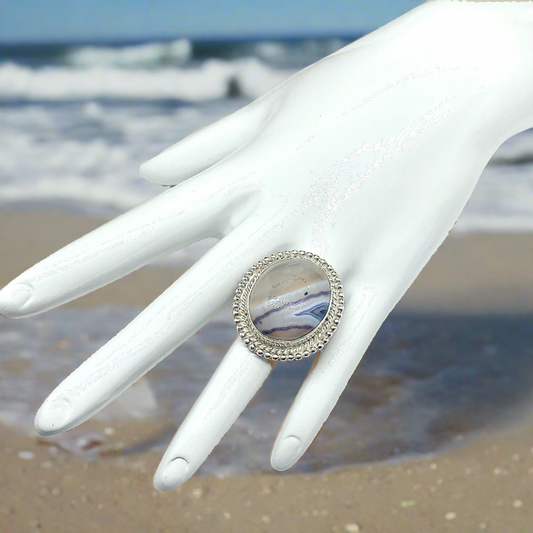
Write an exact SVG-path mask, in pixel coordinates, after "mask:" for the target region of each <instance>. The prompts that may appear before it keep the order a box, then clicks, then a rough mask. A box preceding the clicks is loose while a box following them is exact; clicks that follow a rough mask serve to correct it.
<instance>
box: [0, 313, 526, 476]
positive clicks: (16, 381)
mask: <svg viewBox="0 0 533 533" xmlns="http://www.w3.org/2000/svg"><path fill="white" fill-rule="evenodd" d="M139 311H140V309H133V308H113V307H106V308H89V309H83V308H75V309H57V310H53V311H50V312H48V313H46V314H44V315H42V316H38V317H34V318H30V319H26V320H17V321H7V320H0V367H1V369H2V374H0V423H5V424H9V425H11V426H15V427H18V428H20V429H21V430H23V431H26V432H29V433H31V432H32V430H33V418H34V416H35V412H36V411H37V409H38V408H39V406H40V404H41V403H42V402H43V401H44V399H45V398H46V397H47V396H48V394H49V393H50V392H51V391H52V390H53V389H54V388H55V387H56V386H57V385H58V384H59V383H60V382H61V381H62V380H63V379H64V378H65V377H66V376H67V375H68V374H70V373H71V372H72V371H73V370H74V369H75V368H77V367H78V366H79V365H80V364H81V363H82V362H83V361H84V360H85V359H86V358H87V357H89V356H90V355H91V354H92V353H94V352H95V351H96V350H97V349H98V348H99V347H100V346H101V345H102V344H104V343H105V342H106V341H107V340H109V339H110V338H111V337H112V336H113V335H114V334H115V333H116V332H117V331H118V330H119V329H121V328H122V327H124V326H125V325H126V324H127V323H128V322H129V321H130V320H131V319H132V318H134V317H135V316H136V314H137V313H138V312H139ZM234 337H235V329H234V327H233V323H232V320H231V315H230V312H229V309H228V310H226V311H224V312H223V313H221V315H219V317H217V319H215V320H213V321H212V322H210V323H209V324H207V325H206V326H205V327H204V328H202V329H201V330H200V331H199V332H198V333H197V334H196V335H194V336H193V337H191V338H190V339H189V340H188V341H187V342H185V343H184V344H183V345H182V346H180V347H179V348H178V349H177V350H176V351H175V352H174V353H173V354H171V355H169V356H168V357H167V358H166V359H165V360H164V361H162V362H161V363H160V364H159V365H157V366H156V367H155V368H154V369H153V370H151V371H150V372H149V373H148V374H147V376H146V377H145V378H142V379H141V380H140V381H139V382H137V383H136V384H135V385H133V386H132V387H131V388H130V389H128V391H126V392H125V393H124V394H123V395H122V396H120V397H119V398H118V399H117V400H115V401H114V402H113V403H112V404H110V405H109V406H108V407H106V408H105V409H104V410H103V411H101V412H100V413H99V414H97V415H96V419H99V420H100V421H102V422H104V423H105V424H109V425H110V426H113V422H114V421H115V420H117V419H121V420H128V419H129V420H139V419H141V420H142V419H145V420H147V421H150V420H153V419H157V418H159V417H163V418H170V419H172V420H174V422H175V424H174V425H173V426H172V427H168V428H167V429H166V430H164V431H163V432H162V434H161V435H151V437H150V441H149V442H146V443H143V442H138V443H136V445H135V447H132V448H131V449H129V450H128V449H126V450H124V454H125V455H127V454H135V453H136V451H137V450H140V449H143V448H153V449H155V450H157V451H159V452H161V453H163V451H164V449H165V447H166V446H167V445H168V443H169V442H170V439H171V437H172V434H173V433H174V431H175V430H176V428H177V427H178V425H179V424H180V422H181V421H182V420H183V419H184V417H185V416H186V414H187V412H188V411H189V409H190V408H191V407H192V405H193V403H194V401H195V400H196V398H197V397H198V395H199V394H200V392H201V391H202V389H203V387H204V386H205V384H206V383H207V381H208V379H209V378H210V376H211V374H212V373H213V371H214V370H215V368H216V367H217V365H218V363H219V361H220V359H221V358H222V356H223V354H224V353H225V351H226V350H227V348H228V347H229V346H230V344H231V342H232V341H233V339H234ZM532 357H533V328H531V318H530V317H512V316H509V317H494V316H493V317H458V318H455V317H435V316H433V317H431V316H402V315H397V314H393V315H392V316H391V317H390V318H389V319H388V320H387V321H386V322H385V324H384V325H383V326H382V328H381V329H380V331H379V333H378V335H377V336H376V338H375V340H374V341H373V343H372V345H371V346H370V348H369V350H368V352H367V354H366V355H365V357H364V359H363V361H362V363H361V364H360V366H359V368H358V370H357V372H356V373H355V374H354V376H353V377H352V378H351V380H350V382H349V384H348V386H347V388H346V390H345V392H344V394H343V395H342V397H341V399H340V401H339V403H338V404H337V406H336V408H335V409H334V411H333V413H332V415H331V416H330V418H329V420H328V421H327V423H326V425H325V426H324V428H323V430H322V431H321V432H320V434H319V435H318V437H317V439H316V440H315V442H314V443H313V445H312V446H311V448H310V449H309V451H308V452H307V453H306V454H305V455H304V456H303V457H302V459H301V460H300V461H299V462H298V464H297V465H296V466H295V467H294V468H293V469H292V470H291V471H300V472H301V471H304V472H307V471H316V470H323V469H326V468H332V467H339V466H342V465H345V464H354V463H361V462H367V461H378V460H385V459H394V458H399V457H404V456H406V455H414V454H427V453H434V452H438V450H439V449H441V448H442V447H444V446H446V445H450V444H453V443H455V442H457V440H460V439H463V438H467V437H469V436H470V435H471V434H473V433H475V432H476V431H480V430H484V429H487V428H491V427H492V426H493V425H495V424H501V423H502V422H508V421H509V420H512V419H513V418H516V417H517V415H520V414H521V416H527V412H530V406H531V390H532V389H533V366H532V365H531V359H532ZM311 363H312V361H311V360H310V359H308V360H303V361H300V362H298V363H297V364H291V363H287V364H279V365H277V366H276V368H275V369H274V371H273V373H272V375H271V376H270V377H269V378H268V379H267V381H266V383H265V385H264V386H263V387H262V389H261V390H260V391H259V392H258V394H257V395H256V396H255V398H254V399H253V400H252V402H251V403H250V405H249V406H248V407H247V408H246V409H245V411H244V412H243V414H242V415H241V416H240V417H239V419H238V420H237V422H236V424H235V425H234V427H233V428H232V429H231V430H230V431H229V433H228V434H227V435H226V437H225V438H224V439H223V440H222V442H221V443H220V445H219V446H218V447H217V448H216V449H215V451H214V452H213V454H212V455H211V456H210V457H209V459H208V460H207V461H206V463H205V465H204V466H203V467H202V469H201V472H202V473H204V474H215V475H232V474H237V473H244V472H247V471H268V470H270V464H269V457H270V451H271V449H272V445H273V443H274V440H275V437H276V434H277V432H278V429H279V427H280V424H281V423H282V421H283V418H284V416H285V414H286V412H287V410H288V409H289V407H290V405H291V403H292V401H293V398H294V396H295V394H296V393H297V391H298V388H299V386H300V384H301V383H302V381H303V380H304V378H305V376H306V374H307V372H308V371H309V368H310V365H311ZM526 410H527V411H526ZM524 411H526V415H524V414H523V413H524ZM47 440H48V442H49V444H50V445H51V446H52V445H53V446H56V447H57V448H59V449H61V450H62V451H63V452H64V453H67V454H68V455H70V456H72V457H73V458H76V457H79V456H82V457H85V458H89V459H95V458H97V457H98V455H99V453H100V452H102V451H103V450H105V445H106V437H105V434H101V435H97V436H96V437H95V435H94V432H93V431H88V430H87V429H86V427H85V426H84V425H83V424H82V425H81V426H79V427H78V428H76V429H74V430H72V431H70V432H68V433H66V434H64V435H61V436H58V437H54V438H50V439H47ZM86 440H92V441H94V442H95V443H96V444H98V445H96V446H94V447H91V448H90V449H89V450H87V451H86V450H84V448H83V445H80V443H83V442H84V441H86Z"/></svg>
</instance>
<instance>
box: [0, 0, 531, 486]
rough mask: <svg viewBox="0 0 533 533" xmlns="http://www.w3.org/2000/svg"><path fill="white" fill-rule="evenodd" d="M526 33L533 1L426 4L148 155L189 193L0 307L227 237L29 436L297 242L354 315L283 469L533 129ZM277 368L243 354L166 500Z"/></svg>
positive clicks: (55, 301) (281, 460)
mask: <svg viewBox="0 0 533 533" xmlns="http://www.w3.org/2000/svg"><path fill="white" fill-rule="evenodd" d="M532 35H533V7H532V6H531V4H529V3H524V2H517V3H511V2H503V3H500V2H487V3H477V2H470V3H465V2H451V1H444V0H440V1H436V2H429V3H426V4H423V5H422V6H420V7H418V8H416V9H414V10H412V11H411V12H409V13H407V14H406V15H404V16H403V17H400V18H398V19H396V20H395V21H393V22H392V23H390V24H388V25H386V26H384V27H383V28H381V29H379V30H377V31H375V32H373V33H372V34H370V35H368V36H366V37H364V38H362V39H360V40H358V41H356V42H355V43H353V44H351V45H349V46H347V47H345V48H344V49H342V50H340V51H338V52H336V53H335V54H333V55H331V56H329V57H327V58H325V59H323V60H321V61H319V62H317V63H315V64H314V65H312V66H310V67H308V68H306V69H304V70H303V71H301V72H300V73H298V74H296V75H295V76H293V77H291V78H290V79H288V80H287V81H285V82H283V83H282V84H281V85H279V86H278V87H276V88H275V89H274V90H272V91H270V92H269V93H267V94H266V95H264V96H263V97H261V98H259V99H258V100H256V101H255V102H253V103H252V104H250V105H248V106H246V107H245V108H243V109H241V110H239V111H237V112H236V113H234V114H232V115H230V116H228V117H226V118H224V119H222V120H220V121H218V122H216V123H214V124H213V125H211V126H208V127H206V128H203V129H201V130H199V131H197V132H196V133H194V134H192V135H190V136H189V137H187V138H185V139H184V140H183V141H181V142H179V143H178V144H176V145H174V146H172V147H170V148H169V149H168V150H166V151H164V152H163V153H162V154H160V155H159V156H157V157H155V158H154V159H152V160H150V161H148V162H147V163H144V164H143V165H142V166H141V175H142V176H143V177H145V178H146V179H148V180H150V181H154V182H156V183H161V184H179V185H177V186H176V187H174V188H172V189H170V190H167V191H166V192H164V193H162V194H161V195H160V196H158V197H157V198H154V199H153V200H151V201H149V202H146V203H145V204H143V205H141V206H139V207H138V208H136V209H133V210H132V211H130V212H129V213H127V214H125V215H123V216H121V217H118V218H117V219H115V220H114V221H112V222H110V223H108V224H106V225H104V226H102V227H101V228H99V229H97V230H96V231H94V232H92V233H90V234H88V235H86V236H85V237H83V238H82V239H79V240H78V241H76V242H74V243H72V244H71V245H69V246H67V247H65V248H64V249H62V250H60V251H58V252H57V253H55V254H53V255H52V256H50V257H49V258H47V259H45V260H43V261H42V262H40V263H39V264H37V265H35V266H34V267H32V268H30V269H29V270H28V271H26V272H24V273H23V274H21V275H20V276H19V277H18V278H17V279H15V280H14V281H13V282H12V283H10V284H9V285H8V286H7V287H5V288H4V289H3V290H2V291H1V292H0V313H2V314H3V315H5V316H7V317H11V318H22V317H26V316H32V315H35V314H38V313H40V312H43V311H46V310H48V309H52V308H54V307H56V306H58V305H61V304H63V303H65V302H68V301H70V300H72V299H75V298H77V297H79V296H81V295H83V294H86V293H88V292H91V291H93V290H95V289H97V288H99V287H101V286H103V285H106V284H107V283H110V282H112V281H114V280H116V279H118V278H120V277H122V276H124V275H126V274H128V273H129V272H132V271H133V270H135V269H137V268H139V267H141V266H142V265H145V264H147V263H149V262H151V261H153V260H154V259H156V258H159V257H162V256H164V255H166V254H168V253H170V252H172V251H173V250H176V249H179V248H181V247H183V246H186V245H187V244H189V243H191V242H194V241H197V240H199V239H202V238H205V237H207V236H213V237H217V238H219V239H220V241H219V242H218V243H217V244H216V245H215V246H214V247H213V248H212V249H211V250H210V251H209V252H208V253H207V254H206V255H205V256H203V257H202V258H201V259H200V260H199V261H198V262H197V263H196V264H195V265H194V266H193V267H192V268H191V269H190V270H188V271H187V272H186V273H185V274H184V275H183V276H182V277H181V278H180V279H178V280H177V281H176V282H175V283H174V285H172V286H171V287H170V288H169V289H168V290H167V291H166V292H165V293H163V294H162V295H161V296H160V297H159V298H158V299H156V300H155V301H154V302H153V303H152V304H151V305H150V306H149V307H148V308H147V309H146V310H145V311H144V312H142V313H141V314H140V315H139V316H138V317H137V318H136V319H135V320H134V321H132V322H131V323H130V325H129V326H127V327H126V328H125V329H124V330H122V331H121V332H120V333H119V334H118V335H117V336H116V337H115V338H113V339H112V340H111V341H110V342H109V343H108V344H106V345H105V346H103V347H102V348H101V349H100V350H99V351H97V352H96V353H95V354H94V355H93V356H92V357H91V358H90V359H89V360H87V361H86V362H85V363H84V364H83V365H82V366H80V367H79V369H78V370H76V371H75V372H74V373H72V374H71V375H70V376H69V377H67V378H66V379H65V380H64V381H63V383H61V385H59V386H58V387H57V388H56V390H54V391H53V392H52V394H51V395H50V397H49V398H48V399H47V400H46V401H45V402H44V404H43V405H42V407H41V409H40V410H39V412H38V413H37V417H36V421H35V424H36V428H37V430H38V431H39V432H40V433H41V434H43V435H52V434H57V433H60V432H63V431H66V430H68V429H70V428H72V427H74V426H76V425H78V424H80V423H81V422H83V421H84V420H87V419H88V418H89V417H90V416H91V415H93V414H94V413H95V412H97V411H98V410H100V409H101V408H102V407H104V406H105V405H107V404H108V403H109V402H111V401H112V400H113V399H114V398H116V397H117V396H118V395H119V394H120V393H121V392H122V391H124V390H125V389H126V388H127V387H129V386H130V385H131V384H132V383H134V382H135V381H136V380H137V379H138V378H139V377H140V376H142V375H143V374H144V373H145V372H147V371H148V370H149V369H150V368H152V367H153V366H154V365H155V364H156V363H157V362H158V361H160V360H161V359H162V358H163V357H165V356H166V355H168V354H169V353H170V352H171V351H172V350H174V349H175V348H176V347H177V346H178V345H180V344H181V343H182V342H183V341H184V340H186V339H187V338H188V337H189V336H190V335H192V334H194V333H195V332H196V331H197V330H198V329H199V328H200V327H201V326H202V325H203V324H205V323H206V322H207V321H208V320H210V319H211V318H212V317H213V316H215V315H216V314H217V313H218V312H219V311H220V310H221V309H223V308H224V307H225V306H226V305H228V304H229V303H230V302H231V299H232V296H233V292H234V290H235V287H236V285H237V283H238V281H239V280H240V278H241V276H242V274H243V272H245V271H246V270H247V269H248V268H249V267H250V266H251V265H252V264H253V263H254V262H255V261H257V260H258V259H259V258H261V257H262V256H264V255H267V254H270V253H272V252H276V251H280V250H286V249H304V250H307V251H310V252H313V253H317V254H319V255H320V256H322V257H324V258H325V259H326V260H327V261H328V262H329V263H330V264H331V265H333V266H334V268H335V269H336V270H337V272H338V274H339V276H340V278H341V280H342V282H343V286H344V293H345V296H346V306H345V314H344V317H343V320H342V323H341V326H340V327H339V329H338V331H337V332H336V334H335V336H334V337H333V339H332V341H331V342H330V343H329V344H328V346H327V347H326V349H325V350H324V353H323V354H321V356H320V357H319V359H318V362H317V365H316V367H315V368H314V370H313V371H312V372H311V374H310V375H309V376H308V377H307V379H306V380H305V382H304V383H303V385H302V387H301V390H300V392H299V394H298V396H297V397H296V399H295V401H294V404H293V406H292V408H291V410H290V411H289V413H288V414H287V417H286V419H285V421H284V423H283V426H282V428H281V430H280V433H279V435H278V438H277V441H276V443H275V446H274V450H273V452H272V465H273V466H274V468H276V469H278V470H284V469H287V468H289V467H290V466H291V465H293V464H294V463H295V462H296V461H297V460H298V459H299V457H300V456H301V455H302V454H303V453H304V452H305V450H306V449H307V447H308V446H309V445H310V443H311V442H312V441H313V439H314V437H315V436H316V434H317V432H318V431H319V430H320V428H321V427H322V425H323V423H324V421H325V420H326V419H327V417H328V415H329V413H330V412H331V409H333V407H334V406H335V404H336V402H337V400H338V397H339V395H340V394H341V392H342V391H343V389H344V387H345V385H346V383H347V381H348V379H349V378H350V376H351V375H352V373H353V371H354V370H355V368H356V367H357V365H358V363H359V361H360V359H361V357H362V356H363V354H364V352H365V350H366V348H367V346H368V344H369V343H370V341H371V340H372V338H373V337H374V335H375V333H376V331H377V330H378V328H379V327H380V325H381V324H382V322H383V321H384V320H385V318H386V317H387V315H388V314H389V312H390V311H391V310H392V309H393V307H394V306H395V304H396V303H397V301H398V300H399V299H400V297H401V296H402V295H403V294H404V292H405V291H406V290H407V288H408V287H409V286H410V284H411V283H412V281H413V280H414V279H415V278H416V276H417V275H418V273H419V272H420V270H421V269H422V268H423V266H424V265H425V264H426V263H427V261H428V260H429V258H430V257H431V255H432V254H433V253H434V252H435V250H436V249H437V248H438V246H439V245H440V244H441V243H442V241H443V240H444V239H445V238H446V236H447V234H448V232H449V231H450V230H451V228H452V227H453V225H454V223H455V222H456V220H457V218H458V217H459V215H460V214H461V211H462V210H463V208H464V206H465V204H466V202H467V200H468V198H469V196H470V194H471V192H472V190H473V188H474V187H475V184H476V182H477V180H478V178H479V176H480V174H481V172H482V170H483V168H484V167H485V165H486V163H487V162H488V160H489V159H490V157H491V156H492V154H493V153H494V152H495V150H496V149H497V148H498V146H500V144H501V143H502V142H503V141H505V140H506V139H507V138H509V137H511V136H512V135H514V134H515V133H518V132H520V131H523V130H525V129H527V128H529V127H532V126H533V105H532V101H533V95H532V93H531V87H532V86H533V83H532V82H533V38H532V37H531V36H532ZM270 369H271V365H270V364H269V363H268V362H266V361H263V360H261V359H259V358H257V357H255V356H253V355H252V354H250V353H248V351H247V350H246V349H245V348H244V347H243V346H242V345H241V344H240V343H239V342H236V343H234V345H233V346H232V348H231V349H230V351H229V353H228V354H227V355H226V357H225V358H224V360H223V361H222V362H221V365H220V367H219V369H218V370H217V372H216V373H215V374H214V376H213V378H212V379H211V381H210V382H209V384H208V385H207V387H206V388H205V390H204V392H203V393H202V395H201V396H200V398H199V399H198V401H197V402H196V404H195V405H194V407H193V409H192V410H191V413H190V414H189V416H188V417H187V418H186V420H185V421H184V423H183V424H182V426H181V427H180V429H179V430H178V433H177V435H176V437H175V439H174V440H173V442H172V444H171V445H170V447H169V449H168V451H167V453H166V454H165V456H164V458H163V460H162V463H161V465H160V467H159V469H158V471H157V473H156V476H155V480H154V482H155V485H156V487H157V488H159V489H160V490H171V489H172V488H174V487H176V486H178V485H179V484H181V483H183V482H184V481H185V480H186V479H188V478H189V477H190V476H191V475H192V474H193V473H194V472H195V471H196V470H197V468H198V467H199V466H200V464H201V463H202V462H203V461H204V460H205V458H206V457H207V456H208V455H209V453H210V452H211V450H212V449H213V448H214V446H216V444H217V443H218V442H219V441H220V439H221V438H222V436H223V435H224V434H225V432H226V431H227V430H228V428H229V427H230V426H231V424H232V423H233V422H234V421H235V419H236V418H237V416H238V415H239V413H240V412H241V411H242V410H243V409H244V407H245V406H246V404H247V402H248V401H249V400H250V399H251V398H252V397H253V395H254V393H255V391H257V389H258V388H259V387H260V386H261V384H262V383H263V381H264V379H266V377H267V376H268V374H269V372H270Z"/></svg>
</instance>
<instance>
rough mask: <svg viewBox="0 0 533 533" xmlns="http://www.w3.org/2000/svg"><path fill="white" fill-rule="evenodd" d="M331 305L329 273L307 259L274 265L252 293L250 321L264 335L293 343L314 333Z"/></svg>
mask: <svg viewBox="0 0 533 533" xmlns="http://www.w3.org/2000/svg"><path fill="white" fill-rule="evenodd" d="M330 303H331V287H330V283H329V280H328V277H327V275H326V273H325V272H324V271H323V270H322V269H321V268H320V267H319V266H318V265H316V264H315V263H313V262H312V261H309V260H307V259H288V260H286V261H281V262H279V263H276V264H274V265H272V266H271V267H270V268H268V269H267V270H265V272H263V273H262V274H261V276H260V277H259V279H258V280H257V281H256V283H255V285H254V287H253V288H252V291H251V292H250V299H249V310H250V318H251V319H252V322H253V324H254V326H255V327H256V328H257V329H258V331H259V332H260V333H262V334H263V335H265V336H266V337H269V338H271V339H273V340H282V341H292V340H296V339H300V338H302V337H304V336H305V335H307V334H309V333H311V332H312V331H313V330H314V329H316V328H317V327H318V325H319V324H320V323H321V322H322V320H323V319H324V317H325V316H326V313H327V312H328V309H329V306H330Z"/></svg>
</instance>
